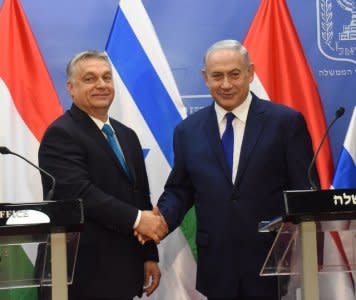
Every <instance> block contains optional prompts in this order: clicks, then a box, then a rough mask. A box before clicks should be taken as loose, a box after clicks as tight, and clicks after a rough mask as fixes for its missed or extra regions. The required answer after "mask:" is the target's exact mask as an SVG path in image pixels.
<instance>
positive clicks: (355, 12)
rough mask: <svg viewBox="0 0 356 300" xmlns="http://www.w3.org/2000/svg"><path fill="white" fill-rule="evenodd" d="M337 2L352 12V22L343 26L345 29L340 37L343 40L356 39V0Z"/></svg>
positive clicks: (338, 0)
mask: <svg viewBox="0 0 356 300" xmlns="http://www.w3.org/2000/svg"><path fill="white" fill-rule="evenodd" d="M337 3H338V4H339V5H340V6H341V7H342V8H343V9H345V10H347V11H350V12H351V22H350V24H349V25H344V26H343V31H342V32H340V33H339V39H340V40H342V41H350V40H356V1H355V0H337Z"/></svg>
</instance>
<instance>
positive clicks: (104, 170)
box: [39, 104, 158, 299]
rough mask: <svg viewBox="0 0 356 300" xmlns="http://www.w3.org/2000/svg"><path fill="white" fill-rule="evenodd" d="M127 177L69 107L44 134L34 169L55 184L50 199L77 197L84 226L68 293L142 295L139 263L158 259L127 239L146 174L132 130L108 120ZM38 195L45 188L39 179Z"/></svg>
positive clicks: (146, 203) (142, 204)
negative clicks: (53, 178)
mask: <svg viewBox="0 0 356 300" xmlns="http://www.w3.org/2000/svg"><path fill="white" fill-rule="evenodd" d="M110 123H111V125H112V126H113V128H114V130H115V133H116V135H117V138H118V140H119V142H120V145H121V147H122V149H123V153H124V156H125V159H126V162H127V164H128V167H129V169H130V172H131V174H132V178H133V179H132V180H130V179H129V178H128V177H127V175H126V174H125V172H124V170H123V169H122V167H121V165H120V163H119V161H118V159H117V158H116V156H115V154H114V152H113V151H112V149H111V147H110V145H109V144H108V142H107V140H106V139H105V136H104V135H103V134H102V132H101V131H100V129H99V128H98V127H97V126H96V125H95V123H94V122H93V121H92V120H91V119H90V117H89V116H88V115H87V114H86V113H84V112H83V111H81V110H80V109H79V108H78V107H76V106H75V105H74V104H73V106H72V107H71V109H70V110H69V111H67V112H66V113H65V114H64V115H63V116H61V117H60V118H59V119H57V120H56V121H55V122H54V123H53V124H52V125H50V126H49V128H48V129H47V131H46V133H45V135H44V137H43V139H42V142H41V145H40V150H39V164H40V166H41V167H42V168H43V169H45V170H47V171H48V172H50V173H51V174H52V175H53V176H54V177H55V178H56V181H57V185H56V189H55V195H54V197H55V199H68V198H69V199H73V198H82V199H83V202H84V216H85V225H84V231H83V232H82V235H81V240H80V247H79V256H78V261H77V266H76V270H75V277H74V283H73V286H72V287H70V294H71V295H73V296H72V297H73V299H75V296H74V295H76V294H78V295H82V296H84V295H90V296H92V297H94V296H100V297H104V298H110V297H116V298H117V297H123V298H128V297H133V296H134V295H140V294H141V293H142V286H143V276H144V273H143V263H144V261H146V260H155V261H157V260H158V254H157V248H156V246H155V245H154V244H153V243H149V244H148V245H145V246H144V247H143V246H141V245H140V244H139V243H138V242H137V240H136V238H135V237H134V236H133V230H132V227H133V224H134V222H135V219H136V216H137V211H138V210H137V209H138V208H139V209H142V210H144V209H151V208H152V205H151V202H150V196H149V187H148V180H147V174H146V169H145V164H144V159H143V153H142V149H141V146H140V143H139V140H138V138H137V136H136V134H135V133H134V131H133V130H131V129H130V128H128V127H126V126H124V125H123V124H121V123H119V122H117V121H115V120H113V119H110ZM42 182H43V188H44V194H46V193H47V192H48V190H49V188H50V182H49V181H48V178H46V177H43V178H42Z"/></svg>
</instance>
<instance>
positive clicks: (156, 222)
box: [134, 207, 168, 245]
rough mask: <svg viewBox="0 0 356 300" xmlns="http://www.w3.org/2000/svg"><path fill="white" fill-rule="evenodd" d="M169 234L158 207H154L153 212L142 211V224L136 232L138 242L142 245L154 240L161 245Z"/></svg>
mask: <svg viewBox="0 0 356 300" xmlns="http://www.w3.org/2000/svg"><path fill="white" fill-rule="evenodd" d="M167 233H168V226H167V223H166V221H165V219H164V217H163V216H162V215H161V212H160V211H159V208H158V207H154V208H153V209H152V211H150V210H144V211H142V213H141V220H140V223H139V224H138V226H137V227H136V229H135V230H134V234H135V236H136V238H137V240H138V241H139V242H140V243H141V244H142V245H143V244H144V243H145V242H146V241H148V240H154V241H155V243H156V244H159V243H160V241H161V240H162V239H163V238H164V236H165V235H166V234H167Z"/></svg>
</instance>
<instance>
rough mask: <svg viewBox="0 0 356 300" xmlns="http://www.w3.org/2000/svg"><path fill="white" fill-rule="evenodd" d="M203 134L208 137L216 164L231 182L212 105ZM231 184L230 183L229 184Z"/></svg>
mask: <svg viewBox="0 0 356 300" xmlns="http://www.w3.org/2000/svg"><path fill="white" fill-rule="evenodd" d="M205 132H206V136H207V137H208V140H209V143H210V146H211V148H212V149H213V152H214V154H215V156H216V159H217V161H218V163H219V164H220V166H221V168H222V170H223V172H224V175H225V176H226V178H227V179H228V181H229V182H231V174H230V171H229V168H228V165H227V162H226V159H225V156H224V150H223V147H222V144H221V139H220V133H219V128H218V121H217V118H216V112H215V109H214V104H212V105H211V106H210V108H209V111H208V116H207V119H206V122H205ZM231 184H232V182H231Z"/></svg>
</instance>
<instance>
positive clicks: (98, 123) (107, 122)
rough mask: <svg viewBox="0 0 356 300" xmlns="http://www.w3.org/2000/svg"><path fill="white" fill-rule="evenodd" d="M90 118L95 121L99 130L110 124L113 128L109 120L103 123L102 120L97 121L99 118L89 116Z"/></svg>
mask: <svg viewBox="0 0 356 300" xmlns="http://www.w3.org/2000/svg"><path fill="white" fill-rule="evenodd" d="M89 117H90V119H92V120H93V122H94V123H95V125H96V126H98V128H99V129H100V130H102V129H103V126H104V124H108V125H109V126H110V127H111V128H112V126H111V124H110V121H109V118H108V119H107V120H106V122H103V121H101V120H99V119H97V118H95V117H93V116H91V115H89Z"/></svg>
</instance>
